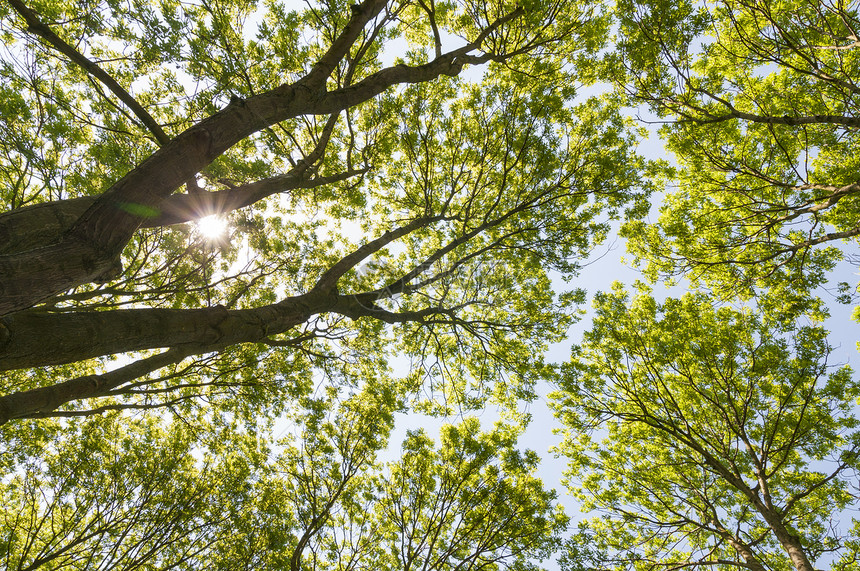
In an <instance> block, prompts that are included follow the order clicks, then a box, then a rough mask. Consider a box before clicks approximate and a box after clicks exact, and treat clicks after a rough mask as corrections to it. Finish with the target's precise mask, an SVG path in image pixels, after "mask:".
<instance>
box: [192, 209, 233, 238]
mask: <svg viewBox="0 0 860 571" xmlns="http://www.w3.org/2000/svg"><path fill="white" fill-rule="evenodd" d="M197 231H198V232H199V233H200V235H201V236H203V238H205V239H207V240H217V239H218V238H221V237H223V236H224V235H225V234H226V233H227V221H226V220H225V219H224V218H222V217H220V216H218V215H217V214H213V215H211V216H206V217H204V218H201V219H200V220H198V221H197Z"/></svg>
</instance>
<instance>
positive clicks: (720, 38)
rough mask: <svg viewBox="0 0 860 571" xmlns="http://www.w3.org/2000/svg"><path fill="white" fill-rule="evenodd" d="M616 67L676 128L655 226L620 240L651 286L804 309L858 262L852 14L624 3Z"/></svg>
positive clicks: (668, 131)
mask: <svg viewBox="0 0 860 571" xmlns="http://www.w3.org/2000/svg"><path fill="white" fill-rule="evenodd" d="M617 13H618V15H619V25H620V34H619V36H620V41H619V47H620V50H619V54H618V56H617V58H616V59H614V60H613V61H612V63H611V64H610V65H609V66H608V68H609V69H610V70H612V71H611V73H612V76H613V78H614V79H615V81H617V82H618V84H619V85H621V86H622V88H623V90H624V91H625V93H626V94H627V95H628V97H629V101H630V102H631V103H632V104H635V105H644V106H647V107H649V108H650V110H651V111H652V112H653V113H656V114H657V119H656V120H658V121H661V122H662V121H666V124H665V125H664V126H663V127H662V129H661V136H662V137H663V138H664V140H665V142H666V148H667V150H668V151H670V152H671V153H673V155H674V158H675V159H676V161H677V166H675V167H674V168H672V169H670V171H669V172H667V174H666V179H665V180H666V184H667V186H668V187H669V188H672V189H673V192H671V193H670V194H669V195H668V196H667V197H666V199H665V201H664V203H663V205H662V206H661V209H660V219H659V222H658V223H656V224H653V225H646V224H644V223H643V222H641V221H637V222H633V223H631V224H630V225H628V226H627V228H626V229H625V230H624V231H623V233H624V235H626V236H628V237H629V238H630V244H631V248H632V251H633V252H634V253H635V255H636V256H637V257H638V258H639V259H640V260H641V262H642V264H643V265H644V266H645V267H646V268H647V271H648V272H649V273H650V275H651V276H652V277H654V276H656V275H658V274H663V275H675V276H681V275H683V277H684V278H686V279H689V280H692V281H693V282H694V283H702V284H705V285H708V286H710V287H713V288H715V290H716V291H718V292H720V293H721V294H723V295H724V296H725V297H727V298H730V297H731V296H733V295H735V294H737V293H740V292H743V293H744V294H745V295H747V296H749V295H751V294H752V293H753V292H755V291H756V290H757V289H758V290H761V289H768V290H771V291H776V290H781V291H785V292H795V293H796V295H799V296H803V295H805V294H806V293H808V292H812V291H814V290H815V288H816V287H817V286H820V285H822V284H823V283H824V282H825V281H826V277H827V271H828V270H829V269H831V268H832V267H833V265H834V263H835V262H836V261H837V260H839V259H844V258H848V259H851V258H852V256H853V248H854V246H855V244H856V236H857V235H858V232H860V230H858V228H857V224H856V221H857V193H858V189H860V187H858V186H857V182H858V181H857V177H856V168H855V167H854V164H855V161H856V156H857V153H856V147H857V128H858V126H860V119H858V115H857V109H858V99H857V98H858V94H860V87H858V85H857V83H856V78H857V71H858V65H860V60H858V57H857V53H858V50H857V48H858V44H857V37H858V25H860V20H858V13H857V6H856V4H855V3H850V2H841V1H818V0H815V1H802V2H772V1H763V0H762V1H759V0H724V1H723V0H720V1H715V2H708V3H696V2H686V1H682V2H671V3H665V2H657V1H654V2H652V1H650V0H644V1H640V0H630V1H627V0H625V1H622V2H619V10H618V12H617Z"/></svg>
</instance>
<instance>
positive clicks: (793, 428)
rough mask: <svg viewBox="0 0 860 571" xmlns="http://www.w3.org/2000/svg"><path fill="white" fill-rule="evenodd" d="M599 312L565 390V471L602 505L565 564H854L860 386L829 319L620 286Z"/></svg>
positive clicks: (859, 525)
mask: <svg viewBox="0 0 860 571" xmlns="http://www.w3.org/2000/svg"><path fill="white" fill-rule="evenodd" d="M596 313H597V315H596V318H595V320H594V323H593V327H592V329H591V331H589V332H588V333H587V334H586V335H585V342H584V343H583V344H582V345H581V346H579V347H577V348H576V349H575V351H574V358H573V359H572V361H571V363H570V366H569V368H568V369H567V371H566V372H565V374H564V375H563V378H562V380H561V386H560V390H559V391H558V393H557V394H556V395H555V399H556V406H557V411H558V416H559V418H560V419H561V420H562V422H563V424H564V425H565V427H566V433H565V440H564V443H563V445H562V446H561V451H562V453H563V454H564V455H565V456H567V457H568V458H569V459H570V464H569V473H568V477H569V481H570V483H571V486H572V488H573V489H574V493H575V494H576V496H577V497H578V498H580V499H581V501H582V502H583V505H584V507H585V508H587V509H593V510H597V511H598V512H601V513H602V515H601V516H600V517H596V518H595V519H593V520H590V521H589V523H588V525H587V526H586V528H585V529H584V530H582V531H581V534H582V535H581V537H586V538H589V539H590V541H592V544H591V546H590V547H589V549H585V550H580V553H581V554H584V555H585V556H586V557H592V558H593V559H592V560H591V561H585V562H583V561H581V560H580V561H577V560H576V557H575V556H576V552H571V557H569V558H568V561H569V562H570V563H578V564H583V563H585V564H586V565H588V564H590V565H595V566H597V567H598V568H613V569H628V568H634V569H646V568H647V569H655V568H657V569H660V568H665V569H683V568H696V567H703V566H704V567H715V568H729V567H739V568H745V569H759V570H762V569H791V568H794V569H798V570H806V571H811V570H812V569H813V564H814V563H815V562H816V561H824V562H829V563H830V566H831V568H832V569H854V568H856V560H857V557H858V547H860V537H858V536H860V522H858V520H857V519H856V518H854V519H851V523H852V524H853V528H852V529H851V530H847V529H845V526H847V525H849V523H848V520H849V518H851V516H850V515H849V512H848V511H847V510H848V509H849V508H851V506H852V505H855V504H856V501H857V493H858V490H857V488H856V477H857V472H858V468H860V464H858V459H857V458H858V456H857V454H858V451H860V431H858V421H857V418H856V415H855V408H856V402H857V397H858V395H860V384H858V382H857V380H856V379H854V378H853V377H852V373H851V371H850V369H848V368H847V367H840V368H836V367H833V366H832V365H829V364H828V363H827V355H828V352H829V347H828V345H827V341H826V335H825V332H824V331H823V330H822V329H821V328H820V327H818V326H814V325H803V324H801V323H797V322H791V323H786V321H785V320H784V319H783V318H782V317H781V318H780V319H779V320H774V319H773V318H772V317H771V316H769V315H768V314H767V313H764V314H763V315H762V316H757V315H756V313H755V312H754V311H751V310H749V309H742V310H736V309H731V308H729V307H719V306H715V305H714V302H713V300H712V299H709V298H708V297H706V296H704V295H701V294H687V295H686V296H684V297H683V298H681V299H679V300H676V299H667V300H666V301H665V302H663V303H662V304H658V303H657V302H655V300H654V299H653V298H652V297H651V296H650V295H649V294H648V292H647V290H646V291H640V293H639V295H637V296H636V297H635V298H634V299H633V300H632V301H631V300H630V298H629V296H628V294H626V293H625V292H624V291H623V290H622V289H621V287H620V286H619V287H617V288H616V289H615V290H614V291H613V292H611V293H606V294H601V295H600V296H598V298H597V302H596ZM574 547H575V546H574ZM571 568H575V567H571Z"/></svg>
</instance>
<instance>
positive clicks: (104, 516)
mask: <svg viewBox="0 0 860 571" xmlns="http://www.w3.org/2000/svg"><path fill="white" fill-rule="evenodd" d="M393 388H394V387H393V386H389V387H387V388H382V387H379V386H378V387H376V388H375V389H373V390H368V391H365V392H363V393H359V394H354V395H352V396H347V395H345V394H338V392H339V391H336V390H333V389H329V390H327V391H325V392H324V393H323V394H322V395H320V396H319V397H318V398H306V399H302V400H301V402H300V403H299V404H296V405H295V406H293V407H292V411H291V413H290V414H289V415H288V416H289V418H290V419H291V420H293V421H295V424H294V425H293V430H291V431H290V432H291V434H289V435H288V436H286V437H283V438H281V439H279V440H276V439H274V437H273V431H274V430H275V429H276V426H275V425H274V424H273V423H271V422H260V423H258V424H257V425H256V426H242V424H241V423H237V422H236V421H235V419H230V418H229V417H228V416H227V415H224V416H221V417H220V418H214V419H212V418H210V419H209V420H208V421H207V422H205V423H204V422H199V423H198V422H188V419H185V420H184V421H183V420H180V419H178V418H175V419H173V422H170V421H168V420H167V419H166V418H162V419H157V418H156V417H155V416H154V415H145V416H139V415H138V416H132V415H129V414H127V413H124V412H111V413H107V414H104V415H96V416H94V417H91V418H86V419H81V420H80V421H79V422H76V423H69V424H68V425H67V426H63V425H62V424H61V423H60V422H57V421H53V420H40V421H31V422H33V425H34V426H36V427H39V428H41V429H42V430H41V434H39V435H38V436H34V435H33V434H32V431H30V430H22V431H21V436H22V438H21V441H20V442H19V443H18V444H17V445H16V446H15V447H14V453H15V455H17V456H19V457H25V458H27V461H25V462H23V463H20V464H19V466H21V465H23V467H24V468H23V469H21V470H19V471H18V472H17V473H15V474H13V475H12V477H11V478H5V479H4V482H3V485H2V487H0V498H2V506H3V508H2V510H0V514H2V517H0V558H2V560H3V562H4V563H5V568H6V569H9V570H10V571H11V570H16V571H21V570H24V569H60V568H64V569H66V568H71V569H81V570H83V569H98V570H103V571H106V570H109V569H200V568H201V566H202V564H203V563H204V562H205V564H206V566H207V567H210V568H213V569H225V570H226V569H230V570H237V569H279V570H280V569H290V570H296V571H297V570H299V569H303V570H317V569H319V570H322V569H361V568H375V569H404V570H406V569H415V568H418V567H420V568H423V569H439V570H443V569H454V568H459V569H478V568H483V569H487V568H489V569H508V568H523V566H524V565H526V564H527V562H529V561H531V560H532V559H534V558H536V557H541V556H545V555H546V552H547V550H548V549H549V548H550V547H552V546H553V545H555V544H556V543H557V541H558V535H559V534H560V532H561V531H562V530H563V529H564V527H565V524H566V518H565V517H564V515H563V514H562V513H561V512H560V510H559V509H558V508H556V506H554V497H555V495H554V493H553V492H548V491H546V490H544V489H543V486H542V484H541V483H540V481H539V480H537V479H536V478H535V477H534V475H533V473H532V472H533V470H534V466H535V462H536V458H537V456H536V454H535V453H534V452H525V453H521V452H519V451H518V450H517V449H516V437H517V432H518V430H517V429H515V428H513V427H505V426H497V427H495V428H494V429H492V430H490V431H487V432H482V431H481V429H480V425H479V424H478V422H477V420H476V419H474V418H472V419H465V420H464V421H463V422H462V423H460V424H458V425H448V426H446V427H445V428H443V431H442V438H441V442H440V444H439V446H438V447H437V446H436V444H435V443H434V442H433V441H432V440H431V439H430V438H428V437H427V435H426V434H424V433H423V432H415V433H413V434H410V435H409V436H408V437H407V439H406V441H405V442H404V445H403V446H404V450H405V454H404V456H403V458H402V459H399V460H397V459H395V460H392V461H389V462H382V461H381V460H380V459H379V458H377V454H378V452H379V451H380V450H381V449H382V448H384V447H385V446H386V444H387V443H388V437H389V433H390V431H391V428H392V426H393V418H394V417H393V412H394V411H395V410H397V409H399V408H402V397H399V396H398V395H397V391H396V390H392V389H393ZM25 424H27V421H22V422H19V423H12V424H11V425H10V426H11V427H14V428H25V426H24V425H25ZM94 468H95V469H94Z"/></svg>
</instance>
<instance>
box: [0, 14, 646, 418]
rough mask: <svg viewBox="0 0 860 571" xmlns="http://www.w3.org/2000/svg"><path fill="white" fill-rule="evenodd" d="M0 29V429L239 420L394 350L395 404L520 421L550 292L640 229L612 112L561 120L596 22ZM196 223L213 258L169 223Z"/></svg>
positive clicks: (16, 25)
mask: <svg viewBox="0 0 860 571" xmlns="http://www.w3.org/2000/svg"><path fill="white" fill-rule="evenodd" d="M0 10H2V12H0V16H2V18H3V24H2V30H3V34H4V39H5V42H6V44H7V45H8V46H9V49H8V50H7V51H6V52H5V56H4V57H5V59H4V64H3V66H2V70H0V73H2V74H3V78H4V79H3V90H4V93H3V97H2V99H3V105H4V110H3V113H2V116H3V121H2V125H0V129H2V130H3V133H4V135H3V141H2V143H0V145H2V152H0V176H2V179H3V180H4V181H5V183H4V185H3V189H2V196H3V201H4V203H5V208H6V210H7V212H5V213H4V214H2V215H0V244H2V246H0V248H2V251H0V314H2V317H0V368H2V370H3V371H6V373H4V377H3V385H4V386H3V390H2V393H3V396H2V397H0V423H3V422H6V421H8V420H10V419H18V418H38V417H45V416H52V415H63V414H86V413H87V411H91V412H92V411H103V410H106V409H117V408H152V407H157V406H166V405H170V406H177V405H178V404H180V403H182V404H183V406H191V405H190V404H189V403H190V402H191V400H192V399H194V398H205V399H209V402H210V403H211V402H212V401H213V400H219V399H220V400H219V402H221V404H222V405H223V406H232V407H234V408H237V409H238V408H241V407H245V410H246V411H249V412H250V411H252V410H254V409H256V413H257V414H262V413H263V411H264V410H265V409H266V407H270V406H274V407H275V408H277V406H280V405H278V404H274V403H283V402H284V399H285V398H290V396H289V394H290V392H291V391H295V390H299V392H300V389H295V384H297V385H302V383H303V382H304V381H302V380H301V379H303V378H306V377H307V376H308V375H310V374H311V373H310V371H311V370H314V369H315V370H318V371H323V372H325V371H326V370H327V368H329V367H330V365H329V363H330V362H331V361H332V360H333V359H342V360H344V361H351V362H354V363H357V362H363V363H365V366H367V367H370V368H373V367H380V366H384V363H385V362H386V361H387V354H388V353H389V352H395V351H396V352H405V353H406V354H407V355H408V356H410V357H412V358H413V359H414V360H415V363H416V367H415V368H414V370H415V372H414V374H413V380H414V385H413V388H412V390H415V389H417V388H419V387H421V386H423V387H425V388H428V390H429V392H431V393H434V392H435V391H437V390H439V391H441V392H440V394H442V395H443V396H444V399H445V401H447V402H448V404H453V403H454V402H458V403H460V404H466V403H467V402H468V400H469V398H477V399H478V400H480V399H482V398H484V397H485V396H486V395H487V394H489V393H495V396H497V397H498V398H500V399H508V400H511V399H513V400H516V399H517V398H520V397H524V396H527V395H528V393H529V391H530V389H529V386H530V384H531V382H532V381H533V379H534V378H535V377H536V375H540V374H541V373H540V364H538V365H537V366H536V367H526V366H525V363H527V362H528V361H529V360H530V359H529V358H528V357H529V356H532V355H537V354H540V351H541V347H543V346H545V344H546V343H548V342H551V341H552V340H554V339H558V338H560V337H559V336H560V335H562V334H563V332H564V331H565V329H566V325H567V323H568V322H569V320H570V318H571V317H570V311H569V307H570V306H571V303H572V302H573V301H576V300H577V299H578V298H579V297H580V296H579V294H571V295H567V296H562V297H554V294H553V293H552V291H551V288H550V281H549V278H548V277H547V276H548V273H547V272H549V271H553V270H558V271H561V272H563V273H564V274H566V275H571V274H572V273H574V272H575V271H576V269H577V265H576V261H575V260H576V258H577V256H580V255H582V254H583V253H584V252H587V251H588V250H589V249H590V248H591V247H593V245H594V244H595V243H598V242H599V241H600V240H601V239H602V237H603V236H604V235H605V232H606V224H607V221H608V220H609V219H611V218H613V217H617V216H619V215H620V214H621V212H622V210H623V209H624V208H625V205H629V206H630V208H632V211H636V210H641V209H642V208H643V207H644V201H643V200H642V198H643V197H644V195H645V194H646V190H647V189H643V188H642V186H643V185H641V184H640V183H639V180H638V177H637V176H636V173H637V170H638V169H639V167H640V162H639V161H638V159H637V158H636V157H634V156H632V155H631V153H630V152H629V151H628V148H629V147H631V137H630V135H629V134H628V133H627V131H626V129H625V125H624V121H623V120H622V119H621V117H620V115H619V114H618V112H617V109H616V108H615V107H614V106H613V105H610V104H605V103H600V102H599V101H598V100H597V99H593V100H590V101H587V102H584V103H581V104H579V105H577V106H576V107H572V103H571V102H572V98H573V97H574V95H575V90H574V86H575V80H576V74H577V73H578V71H577V69H576V66H577V65H579V64H582V62H584V61H586V60H587V57H588V56H589V54H592V53H595V51H596V50H598V49H599V48H600V47H601V45H602V43H603V41H604V39H605V34H606V30H607V18H606V17H605V15H603V14H601V12H600V11H599V6H594V5H593V3H586V4H580V3H575V2H561V1H559V2H550V3H546V2H528V3H523V4H522V5H520V6H518V5H515V4H513V3H509V2H471V1H468V2H452V3H448V2H446V3H442V4H439V5H437V4H435V3H434V2H429V3H427V2H423V1H417V2H410V1H405V2H386V1H384V0H367V1H365V2H363V3H361V4H353V5H350V6H347V5H346V4H345V3H343V2H339V1H335V0H331V1H330V2H322V3H320V4H311V5H309V6H308V7H307V8H306V9H305V10H303V11H301V12H288V11H287V9H286V8H285V7H284V6H283V5H282V4H280V3H278V2H271V3H266V4H265V5H264V6H258V4H257V3H256V2H252V1H245V0H223V1H219V2H209V1H206V2H202V3H200V5H186V4H183V3H179V2H175V1H167V2H158V3H147V2H142V1H136V2H133V3H130V4H127V5H126V4H123V5H120V4H117V3H114V2H97V1H93V2H88V3H86V4H84V5H81V4H80V3H72V4H64V3H59V2H53V1H52V2H33V3H31V4H25V3H23V2H22V1H21V0H10V1H9V3H8V6H5V7H3V8H0ZM255 25H256V28H255ZM457 38H461V40H457ZM396 42H400V44H396ZM393 43H394V44H393ZM392 45H397V46H400V45H406V46H408V49H407V50H406V51H405V53H403V52H399V51H398V54H400V53H402V55H403V57H401V58H398V59H397V60H396V61H395V63H393V64H388V63H383V62H384V61H385V60H386V58H387V57H389V54H390V53H391V52H392V51H394V50H398V49H399V48H397V47H392ZM450 45H453V46H455V47H450V48H449V47H448V46H450ZM481 64H488V65H490V68H489V69H490V73H488V74H487V75H486V76H485V77H483V78H482V79H480V80H478V79H475V80H463V79H459V78H458V76H459V75H460V74H461V72H462V71H463V69H464V68H466V67H468V66H477V65H481ZM586 75H588V74H586ZM212 214H216V215H220V216H226V217H228V218H229V220H230V223H231V230H230V234H229V236H223V237H221V238H220V239H219V240H216V241H212V240H209V241H207V239H205V238H203V237H202V236H201V235H200V234H199V233H198V232H196V231H195V230H194V229H193V228H190V227H189V225H187V224H185V225H182V224H181V223H186V222H189V221H192V220H195V219H197V218H200V217H201V216H203V215H212ZM386 324H393V325H396V326H397V329H393V328H392V327H388V326H387V325H386ZM116 355H123V357H122V361H120V362H119V363H116V364H114V365H108V364H107V363H108V361H110V360H112V359H114V356H116ZM335 368H336V367H335ZM422 371H423V372H422ZM353 378H355V377H353ZM497 379H502V380H503V382H502V383H496V380H497ZM465 386H472V387H477V389H478V390H477V393H474V394H473V397H467V396H466V394H465V393H464V391H463V388H464V387H465ZM237 394H241V398H239V399H236V398H235V397H236V396H237ZM505 395H507V396H505ZM86 399H98V400H96V401H94V402H93V403H88V404H80V401H85V400H86ZM237 401H238V404H237ZM441 406H443V407H444V406H447V405H445V404H444V403H443V404H442V405H441ZM273 414H276V412H274V413H273Z"/></svg>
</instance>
